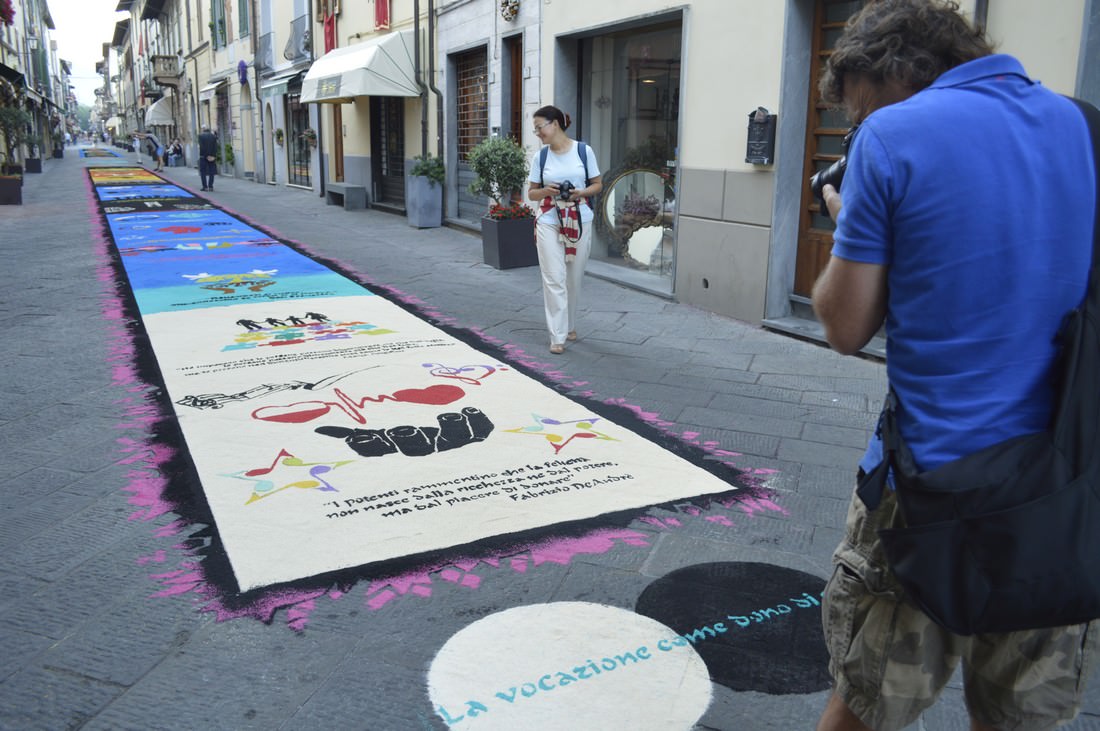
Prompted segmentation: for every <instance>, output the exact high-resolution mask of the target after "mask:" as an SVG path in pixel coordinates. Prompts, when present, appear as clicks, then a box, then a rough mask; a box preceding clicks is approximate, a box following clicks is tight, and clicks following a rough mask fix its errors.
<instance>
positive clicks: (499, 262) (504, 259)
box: [466, 137, 539, 269]
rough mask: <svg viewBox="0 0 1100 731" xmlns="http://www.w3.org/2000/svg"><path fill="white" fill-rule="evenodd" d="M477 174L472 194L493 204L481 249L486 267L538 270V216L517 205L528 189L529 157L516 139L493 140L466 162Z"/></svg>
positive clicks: (484, 223)
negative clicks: (518, 199)
mask: <svg viewBox="0 0 1100 731" xmlns="http://www.w3.org/2000/svg"><path fill="white" fill-rule="evenodd" d="M466 159H467V160H468V161H469V163H470V167H471V168H472V169H473V171H474V175H475V176H476V177H475V178H474V182H472V183H470V187H469V191H470V193H472V194H473V195H484V196H488V197H489V199H490V201H491V204H490V206H489V210H488V212H487V213H486V215H485V216H484V217H483V218H482V219H481V246H482V255H483V257H484V260H485V263H486V264H488V265H489V266H491V267H495V268H496V269H513V268H515V267H527V266H534V265H535V264H538V263H539V256H538V249H536V248H535V213H534V211H532V210H531V208H530V207H529V206H527V205H525V204H523V203H519V202H513V201H512V197H513V196H515V195H519V194H520V193H521V191H523V189H524V188H525V187H526V186H527V153H526V152H524V150H523V148H522V147H520V146H519V144H518V143H517V142H516V141H515V140H512V139H506V138H503V137H489V138H487V139H484V140H482V141H481V142H480V143H478V144H477V145H476V146H475V147H474V149H472V150H471V151H470V154H469V155H468V156H467V158H466Z"/></svg>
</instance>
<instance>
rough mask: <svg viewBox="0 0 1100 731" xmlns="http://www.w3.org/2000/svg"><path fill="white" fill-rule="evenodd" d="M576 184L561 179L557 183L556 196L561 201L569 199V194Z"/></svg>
mask: <svg viewBox="0 0 1100 731" xmlns="http://www.w3.org/2000/svg"><path fill="white" fill-rule="evenodd" d="M575 187H576V186H575V185H573V184H572V183H570V182H569V181H568V180H563V181H561V182H560V183H558V198H561V199H562V200H563V201H567V200H569V194H570V193H572V192H573V189H574V188H575Z"/></svg>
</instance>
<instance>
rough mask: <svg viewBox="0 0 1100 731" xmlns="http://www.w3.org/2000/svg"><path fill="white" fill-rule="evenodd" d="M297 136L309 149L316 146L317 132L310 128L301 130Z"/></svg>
mask: <svg viewBox="0 0 1100 731" xmlns="http://www.w3.org/2000/svg"><path fill="white" fill-rule="evenodd" d="M299 136H300V137H301V138H302V139H303V140H305V141H306V144H308V145H309V146H310V147H316V146H317V130H315V129H313V128H312V127H306V128H305V129H303V130H302V133H301V134H300V135H299Z"/></svg>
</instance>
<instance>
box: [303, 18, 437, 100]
mask: <svg viewBox="0 0 1100 731" xmlns="http://www.w3.org/2000/svg"><path fill="white" fill-rule="evenodd" d="M357 96H420V88H419V87H418V86H417V84H416V71H415V69H414V66H413V32H412V31H411V30H403V31H400V32H397V33H387V34H386V35H384V36H379V37H378V38H372V39H370V40H369V41H364V42H363V43H357V44H355V45H354V46H347V47H345V48H337V49H335V50H332V51H329V52H328V53H326V54H325V55H324V56H322V57H321V58H319V59H317V61H315V62H314V64H313V65H312V66H310V67H309V71H308V72H307V73H306V77H305V79H303V80H302V97H301V102H302V103H303V104H305V103H308V102H314V103H316V102H330V103H336V104H341V103H344V102H349V101H352V100H353V99H354V98H355V97H357Z"/></svg>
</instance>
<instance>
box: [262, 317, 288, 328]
mask: <svg viewBox="0 0 1100 731" xmlns="http://www.w3.org/2000/svg"><path fill="white" fill-rule="evenodd" d="M264 322H266V323H267V324H268V325H271V327H286V323H285V322H283V321H282V320H276V319H275V318H274V317H269V318H267V319H266V320H264Z"/></svg>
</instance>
